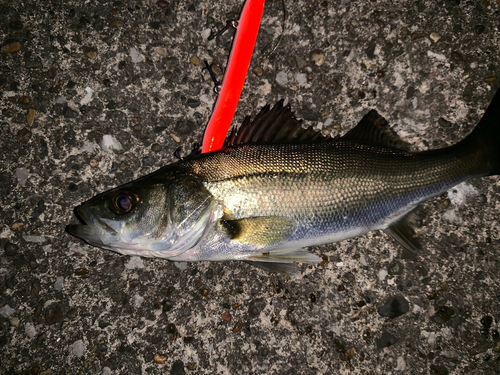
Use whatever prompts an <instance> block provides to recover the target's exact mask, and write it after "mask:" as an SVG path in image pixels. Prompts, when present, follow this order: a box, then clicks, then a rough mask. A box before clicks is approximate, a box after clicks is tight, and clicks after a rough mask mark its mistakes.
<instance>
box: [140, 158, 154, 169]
mask: <svg viewBox="0 0 500 375" xmlns="http://www.w3.org/2000/svg"><path fill="white" fill-rule="evenodd" d="M154 164H155V159H153V158H152V157H151V156H146V157H144V158H143V159H142V165H143V166H145V167H152V166H153V165H154Z"/></svg>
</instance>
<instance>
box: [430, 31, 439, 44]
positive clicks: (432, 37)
mask: <svg viewBox="0 0 500 375" xmlns="http://www.w3.org/2000/svg"><path fill="white" fill-rule="evenodd" d="M429 38H431V40H432V41H433V42H434V43H437V42H438V41H439V39H441V35H439V34H438V33H431V35H429Z"/></svg>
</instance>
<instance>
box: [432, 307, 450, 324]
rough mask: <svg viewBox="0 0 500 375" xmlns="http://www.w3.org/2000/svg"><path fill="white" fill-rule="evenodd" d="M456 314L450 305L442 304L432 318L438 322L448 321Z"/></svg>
mask: <svg viewBox="0 0 500 375" xmlns="http://www.w3.org/2000/svg"><path fill="white" fill-rule="evenodd" d="M454 314H455V310H453V309H452V308H451V307H448V306H441V307H440V308H438V309H437V311H436V313H435V314H434V315H433V316H432V320H433V321H434V322H436V323H438V324H443V323H446V322H447V321H448V320H450V319H451V317H452V316H453V315H454Z"/></svg>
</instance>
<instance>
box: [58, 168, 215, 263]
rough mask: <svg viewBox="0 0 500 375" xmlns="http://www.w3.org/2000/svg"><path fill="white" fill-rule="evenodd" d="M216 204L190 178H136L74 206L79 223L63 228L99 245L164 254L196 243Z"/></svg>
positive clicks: (128, 251)
mask: <svg viewBox="0 0 500 375" xmlns="http://www.w3.org/2000/svg"><path fill="white" fill-rule="evenodd" d="M217 207H218V205H217V203H216V201H215V199H214V198H213V196H212V195H211V194H210V193H209V192H208V191H207V190H206V189H205V188H204V187H203V185H202V184H201V183H199V182H198V181H196V180H195V179H191V178H168V179H166V180H164V181H157V179H149V180H148V179H139V180H137V181H135V182H132V183H129V184H127V185H123V186H121V187H118V188H116V189H113V190H110V191H108V192H105V193H102V194H100V195H97V196H96V197H94V198H92V199H91V200H89V201H87V202H85V203H83V204H82V205H80V206H78V207H77V208H76V209H75V213H76V215H77V216H78V218H79V219H80V220H81V222H82V224H79V225H70V226H68V227H67V230H68V232H69V233H70V234H72V235H74V236H76V237H79V238H81V239H83V240H84V241H86V242H88V243H89V244H91V245H93V246H97V247H100V248H103V249H107V250H113V251H116V252H118V253H121V254H127V255H139V256H154V257H162V258H167V259H168V258H173V257H176V256H178V255H180V254H182V253H184V252H185V251H187V250H189V249H191V248H193V247H194V246H196V244H197V243H198V242H199V241H200V240H201V239H202V238H203V237H204V236H205V235H206V234H207V233H208V232H209V229H210V226H211V225H213V224H214V222H215V220H216V219H217V217H218V216H220V215H217V212H218V209H217Z"/></svg>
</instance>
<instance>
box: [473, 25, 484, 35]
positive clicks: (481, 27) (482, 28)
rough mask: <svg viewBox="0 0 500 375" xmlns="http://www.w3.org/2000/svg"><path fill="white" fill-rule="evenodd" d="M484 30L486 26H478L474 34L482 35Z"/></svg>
mask: <svg viewBox="0 0 500 375" xmlns="http://www.w3.org/2000/svg"><path fill="white" fill-rule="evenodd" d="M484 29H485V27H484V25H476V26H475V27H474V33H476V35H481V34H482V33H483V32H484Z"/></svg>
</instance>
